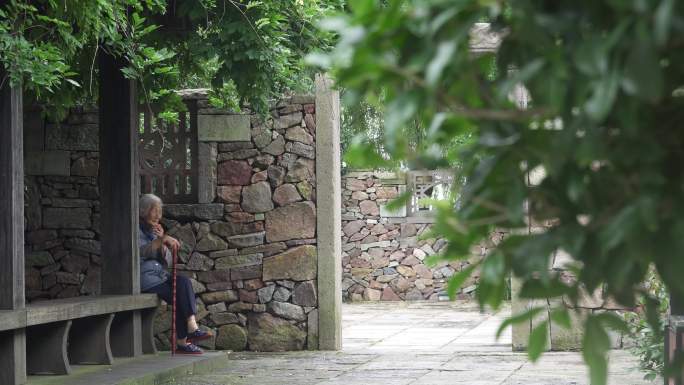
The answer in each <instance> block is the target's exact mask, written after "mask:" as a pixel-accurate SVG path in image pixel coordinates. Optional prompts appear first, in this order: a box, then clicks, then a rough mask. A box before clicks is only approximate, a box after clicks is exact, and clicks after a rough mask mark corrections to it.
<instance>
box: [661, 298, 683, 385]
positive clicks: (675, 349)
mask: <svg viewBox="0 0 684 385" xmlns="http://www.w3.org/2000/svg"><path fill="white" fill-rule="evenodd" d="M664 349H665V362H666V363H672V362H673V361H674V360H675V357H676V356H677V355H678V354H684V353H683V352H684V298H682V297H681V296H680V295H678V293H675V292H672V293H670V316H669V322H668V324H667V325H666V326H665V346H664ZM675 373H676V374H675V375H674V376H673V377H670V378H665V379H664V381H665V385H684V369H681V368H680V369H679V370H677V371H676V372H675Z"/></svg>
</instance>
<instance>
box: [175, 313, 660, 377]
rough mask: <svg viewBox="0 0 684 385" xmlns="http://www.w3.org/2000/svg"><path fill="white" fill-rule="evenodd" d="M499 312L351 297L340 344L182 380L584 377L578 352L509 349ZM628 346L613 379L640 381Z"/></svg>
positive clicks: (248, 356)
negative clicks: (538, 353)
mask: <svg viewBox="0 0 684 385" xmlns="http://www.w3.org/2000/svg"><path fill="white" fill-rule="evenodd" d="M503 318H504V315H503V314H499V315H494V314H480V313H479V312H478V311H477V309H476V308H474V307H473V306H472V305H468V304H463V303H461V304H453V303H443V302H442V303H412V304H405V303H401V304H397V303H393V304H354V305H345V306H344V310H343V330H342V334H343V337H344V347H343V350H342V351H341V352H296V353H234V354H231V355H230V360H231V361H230V362H231V365H230V366H229V367H227V368H225V369H224V370H220V371H218V372H215V373H213V374H211V375H201V376H194V377H192V378H188V379H184V380H182V381H179V382H176V384H182V385H219V384H222V385H224V384H225V385H238V384H239V385H243V384H245V385H246V384H250V385H275V384H290V385H309V384H311V385H313V384H316V385H331V384H344V385H367V384H378V385H408V384H411V385H446V384H450V385H456V384H463V385H465V384H468V385H518V384H519V385H523V384H524V385H581V384H588V381H587V375H586V369H585V367H584V365H583V363H582V358H581V355H580V354H579V353H547V354H545V355H544V357H543V358H542V359H541V360H540V362H538V363H537V364H531V363H528V362H527V360H526V355H525V354H524V353H513V352H511V348H510V340H511V336H510V331H508V332H507V333H506V334H505V335H504V336H503V337H502V338H501V339H500V340H499V341H498V342H497V341H495V339H494V335H495V333H496V330H497V328H498V325H499V323H500V322H501V320H502V319H503ZM635 366H636V365H635V362H634V359H633V358H632V356H631V355H630V354H629V353H628V352H624V351H615V352H613V353H612V354H611V366H610V373H611V376H610V381H609V383H610V384H614V385H618V384H619V385H642V384H648V383H649V382H646V381H644V380H642V375H641V374H640V373H639V372H637V371H635V370H634V369H632V368H634V367H635Z"/></svg>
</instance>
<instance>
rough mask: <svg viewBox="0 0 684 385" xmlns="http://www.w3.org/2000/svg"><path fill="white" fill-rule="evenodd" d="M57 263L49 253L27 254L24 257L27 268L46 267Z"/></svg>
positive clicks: (36, 252)
mask: <svg viewBox="0 0 684 385" xmlns="http://www.w3.org/2000/svg"><path fill="white" fill-rule="evenodd" d="M53 263H55V261H54V260H53V259H52V255H51V254H50V253H49V252H48V251H34V252H30V253H26V256H25V257H24V265H26V266H36V267H45V266H47V265H51V264H53Z"/></svg>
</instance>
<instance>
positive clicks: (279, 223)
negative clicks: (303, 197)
mask: <svg viewBox="0 0 684 385" xmlns="http://www.w3.org/2000/svg"><path fill="white" fill-rule="evenodd" d="M315 234H316V207H315V206H314V205H313V203H311V202H297V203H292V204H289V205H287V206H283V207H278V208H276V209H275V210H272V211H269V212H268V213H266V239H267V240H268V242H277V241H287V240H290V239H308V238H314V236H315Z"/></svg>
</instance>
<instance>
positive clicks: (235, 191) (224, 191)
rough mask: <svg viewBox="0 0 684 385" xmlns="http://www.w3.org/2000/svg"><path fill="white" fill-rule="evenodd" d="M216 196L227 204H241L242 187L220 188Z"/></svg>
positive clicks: (217, 189)
mask: <svg viewBox="0 0 684 385" xmlns="http://www.w3.org/2000/svg"><path fill="white" fill-rule="evenodd" d="M216 195H218V197H219V199H220V200H221V201H222V202H225V203H240V197H241V196H242V186H218V187H217V188H216Z"/></svg>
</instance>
